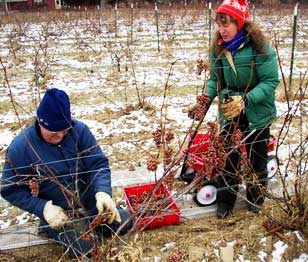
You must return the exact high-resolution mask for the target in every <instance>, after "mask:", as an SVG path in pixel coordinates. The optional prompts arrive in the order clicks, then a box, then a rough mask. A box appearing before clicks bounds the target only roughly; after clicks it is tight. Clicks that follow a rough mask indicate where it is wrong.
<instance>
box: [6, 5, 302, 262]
mask: <svg viewBox="0 0 308 262" xmlns="http://www.w3.org/2000/svg"><path fill="white" fill-rule="evenodd" d="M303 13H304V12H303ZM120 14H121V13H120ZM262 14H263V12H262V10H257V12H256V17H255V20H256V22H258V23H259V24H260V26H261V28H262V29H263V30H264V31H265V32H266V34H267V36H268V37H269V38H270V39H271V41H272V43H273V44H274V43H277V45H278V54H279V57H280V61H281V67H282V71H280V77H281V79H282V77H283V76H284V77H286V78H287V77H288V76H289V74H290V60H291V46H292V27H293V12H292V10H290V12H289V15H288V16H284V18H283V21H284V22H283V24H282V23H281V17H280V16H274V15H262ZM41 16H42V14H41ZM40 18H41V19H42V21H41V22H25V23H17V24H14V23H0V27H1V29H0V58H1V67H0V71H1V74H0V80H1V86H0V93H1V96H0V167H2V164H3V162H4V152H5V149H6V148H7V147H8V145H9V144H10V141H11V140H12V139H13V138H14V137H15V135H16V134H17V133H19V132H20V126H23V127H24V126H25V125H28V124H29V123H30V122H31V120H32V119H33V117H34V116H35V111H36V106H37V104H38V101H39V99H40V97H41V96H42V94H43V93H44V90H45V89H46V88H47V87H57V88H60V89H63V90H65V91H66V92H67V93H68V94H69V95H70V97H71V100H72V114H73V117H74V118H76V119H79V120H82V121H84V122H85V123H86V124H87V125H88V126H89V127H90V128H91V130H92V131H93V133H94V135H95V136H96V138H97V140H98V142H99V144H100V145H101V147H102V149H103V151H104V152H105V154H106V155H107V156H108V157H109V159H110V163H111V169H112V171H113V179H114V180H116V181H119V184H121V185H123V180H125V176H126V174H127V172H128V168H129V167H130V166H135V167H137V166H141V167H144V166H145V163H146V160H147V157H146V155H145V154H144V152H145V151H146V152H149V153H152V152H154V143H153V139H152V135H151V134H152V131H154V130H155V129H156V128H157V126H158V125H159V120H160V117H161V112H160V109H161V107H162V105H163V104H165V105H166V106H165V108H166V115H165V121H166V126H167V128H170V129H171V130H174V132H175V135H176V140H177V142H178V144H181V142H182V141H183V139H185V135H186V134H187V132H188V130H189V128H190V127H191V125H192V120H190V119H189V118H188V117H187V107H188V106H189V105H190V104H192V103H194V102H195V99H196V95H197V94H199V93H200V92H201V88H202V86H203V83H204V78H205V76H204V75H203V74H202V75H198V74H197V72H196V65H197V63H196V61H197V60H198V59H203V60H204V61H207V59H208V43H209V38H208V36H209V32H208V17H207V10H199V11H196V10H186V11H185V12H184V11H182V12H171V10H164V11H161V12H160V13H159V18H160V19H159V25H158V27H159V42H158V37H157V31H156V24H155V13H154V11H153V12H152V11H149V10H147V11H141V10H136V11H135V13H134V16H133V18H132V16H131V13H130V12H127V13H124V12H123V14H122V16H121V15H119V17H118V20H117V23H116V27H115V21H114V17H113V16H112V15H109V16H104V17H100V16H98V15H97V14H91V13H89V14H88V15H87V14H83V15H80V18H78V19H77V18H76V17H75V16H74V15H73V14H72V13H69V12H66V13H65V12H63V13H60V16H57V17H56V18H55V19H51V18H47V17H45V19H44V17H43V18H42V17H40ZM115 28H116V31H115ZM307 34H308V19H307V16H304V15H302V16H299V17H298V27H297V41H296V46H295V59H294V68H293V78H294V79H293V85H294V87H296V86H299V82H300V79H301V78H302V77H303V75H304V74H305V73H306V72H307V61H308V49H307V46H308V36H307ZM275 39H276V41H275ZM158 45H159V48H160V52H158ZM306 81H307V78H306ZM166 86H167V87H168V95H167V97H166V99H165V100H164V98H163V93H164V90H165V87H166ZM282 90H283V88H282V85H281V86H280V87H279V90H277V93H281V92H282ZM12 101H13V103H12ZM140 102H142V104H143V105H149V106H148V107H149V108H146V107H140ZM276 103H277V110H278V118H277V121H276V122H275V123H273V126H272V133H273V134H274V135H278V133H279V130H280V127H281V126H282V123H283V119H284V117H285V115H286V113H287V112H288V106H287V103H286V102H285V101H283V100H281V99H278V100H277V102H276ZM292 103H293V101H292ZM297 103H298V102H297V101H296V100H295V101H294V107H293V108H295V106H296V105H297ZM13 105H14V107H13ZM128 109H129V110H128ZM307 114H308V99H307V96H306V99H304V100H303V101H302V104H301V112H300V111H297V112H296V119H297V120H298V119H300V118H301V117H304V119H305V121H303V123H302V124H301V125H295V126H294V127H291V128H293V130H292V129H291V131H292V134H293V135H292V138H290V140H289V143H288V144H285V145H282V146H281V147H280V151H278V157H279V159H280V160H281V163H282V166H281V168H282V169H283V168H284V166H283V163H284V161H285V160H286V159H287V158H288V156H289V153H290V150H292V148H294V147H296V145H297V143H298V141H299V139H300V138H301V134H307V132H308V121H307ZM216 115H217V104H216V103H214V104H213V105H212V106H211V109H210V111H209V112H208V114H207V116H206V121H214V120H215V119H216ZM291 173H292V172H291ZM291 175H292V174H291ZM145 176H146V175H145ZM152 180H153V178H152V177H151V176H150V175H149V177H148V179H147V178H146V179H145V181H152ZM119 184H118V185H119ZM0 206H2V208H4V207H5V206H6V204H5V203H4V202H3V201H1V200H0ZM6 212H7V208H4V209H3V210H2V212H1V213H0V228H6V227H8V226H9V225H10V221H8V220H6V219H3V220H2V218H1V217H5V216H6ZM26 218H27V217H26V215H23V216H21V217H19V218H17V220H18V221H21V222H20V223H24V222H25V221H26V220H27V219H26ZM28 218H29V217H28ZM18 223H19V222H18ZM298 238H300V236H298ZM261 241H262V245H264V246H266V240H265V239H262V240H261ZM299 241H301V240H299ZM302 241H307V239H305V240H302ZM230 245H232V243H231V244H230ZM286 248H287V244H286V243H284V242H282V241H278V242H277V243H276V244H275V250H274V251H273V254H272V258H273V259H272V261H273V262H274V261H281V258H282V254H283V253H284V251H285V249H286ZM262 252H263V251H262V250H261V251H260V253H259V260H258V261H265V259H264V255H263V253H262ZM237 261H248V260H245V258H244V257H239V258H238V260H237ZM293 261H297V262H299V261H301V262H302V261H308V251H307V252H306V254H305V253H304V254H300V255H299V256H298V258H297V259H295V260H293Z"/></svg>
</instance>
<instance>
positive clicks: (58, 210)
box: [43, 200, 69, 229]
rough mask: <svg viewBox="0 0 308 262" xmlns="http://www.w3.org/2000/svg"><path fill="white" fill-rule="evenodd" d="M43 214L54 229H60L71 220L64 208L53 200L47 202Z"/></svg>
mask: <svg viewBox="0 0 308 262" xmlns="http://www.w3.org/2000/svg"><path fill="white" fill-rule="evenodd" d="M43 216H44V218H45V220H46V221H47V223H48V224H49V225H50V227H52V228H54V229H59V228H60V227H62V226H63V225H64V224H65V223H67V222H68V221H69V218H68V216H67V215H66V214H65V213H64V210H63V208H62V207H59V206H56V205H53V204H52V201H51V200H49V201H48V202H47V203H46V205H45V207H44V210H43Z"/></svg>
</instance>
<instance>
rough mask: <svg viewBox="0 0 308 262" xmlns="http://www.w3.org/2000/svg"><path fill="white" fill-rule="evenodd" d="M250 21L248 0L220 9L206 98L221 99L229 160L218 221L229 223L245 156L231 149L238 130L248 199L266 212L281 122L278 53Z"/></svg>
mask: <svg viewBox="0 0 308 262" xmlns="http://www.w3.org/2000/svg"><path fill="white" fill-rule="evenodd" d="M247 18H249V7H248V4H247V1H246V0H244V1H236V0H226V1H224V2H223V3H222V4H221V5H220V6H219V7H218V9H217V10H216V19H215V21H216V23H217V32H216V34H215V37H214V39H213V44H212V47H211V57H210V61H211V74H210V79H209V81H208V88H207V94H208V96H209V98H210V103H211V102H212V101H213V99H214V98H215V97H216V96H218V97H219V109H220V112H219V120H220V126H221V137H222V138H223V142H224V148H225V151H226V155H227V159H226V164H225V168H224V169H223V170H221V172H220V176H219V177H218V192H217V205H218V207H217V217H218V218H225V217H226V216H227V215H228V214H229V213H230V211H231V210H232V209H233V206H234V203H235V200H236V194H237V191H238V183H239V182H240V176H239V170H240V158H241V153H240V152H239V151H238V150H237V149H236V146H234V144H232V140H233V138H234V137H233V136H234V134H235V131H238V130H240V131H241V132H242V138H241V141H242V142H243V141H245V144H246V151H247V157H248V160H249V161H248V166H249V168H250V172H248V173H249V175H250V176H249V180H250V182H249V181H248V182H247V188H246V194H247V200H248V208H249V209H250V210H251V211H254V212H258V211H259V209H260V208H261V206H262V204H263V202H264V194H263V193H264V189H265V187H266V184H267V158H268V153H267V147H268V141H269V136H270V130H269V127H270V125H271V123H272V122H273V120H274V119H275V117H276V107H275V89H276V87H277V85H278V83H279V79H278V66H277V60H276V54H275V51H274V50H273V48H272V47H271V46H270V45H269V43H268V42H267V41H266V39H265V36H264V35H263V33H262V32H261V30H260V29H259V27H258V26H257V25H256V24H255V23H254V22H252V21H247V20H246V19H247ZM254 176H255V177H256V179H255V178H254V179H253V177H254ZM252 181H254V182H253V183H252Z"/></svg>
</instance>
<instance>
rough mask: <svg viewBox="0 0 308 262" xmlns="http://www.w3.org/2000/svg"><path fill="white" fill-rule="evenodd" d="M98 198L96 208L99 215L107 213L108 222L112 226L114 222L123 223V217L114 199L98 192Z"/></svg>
mask: <svg viewBox="0 0 308 262" xmlns="http://www.w3.org/2000/svg"><path fill="white" fill-rule="evenodd" d="M95 198H96V208H97V210H98V214H99V215H101V214H103V213H107V214H106V215H107V222H108V223H109V224H111V223H112V222H113V221H114V220H116V221H118V222H119V223H120V222H121V217H120V214H119V211H118V210H117V207H116V205H115V203H114V201H113V200H112V198H111V197H110V196H109V195H108V194H107V193H104V192H97V193H96V194H95Z"/></svg>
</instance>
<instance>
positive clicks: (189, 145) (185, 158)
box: [180, 102, 210, 183]
mask: <svg viewBox="0 0 308 262" xmlns="http://www.w3.org/2000/svg"><path fill="white" fill-rule="evenodd" d="M209 108H210V103H209V102H207V104H206V108H205V111H204V114H203V115H202V117H201V118H200V120H199V123H198V125H197V126H196V128H195V130H194V132H193V133H192V136H191V137H190V140H189V141H188V145H187V148H186V151H185V155H184V160H183V165H182V169H181V172H180V180H181V181H186V182H189V183H190V182H191V181H188V180H187V179H185V177H184V174H185V172H186V170H187V166H186V162H187V160H188V156H189V149H190V147H191V146H192V143H193V141H194V139H195V137H196V135H197V134H198V131H199V128H200V126H201V124H202V123H203V120H204V118H205V116H206V114H207V112H208V110H209Z"/></svg>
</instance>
